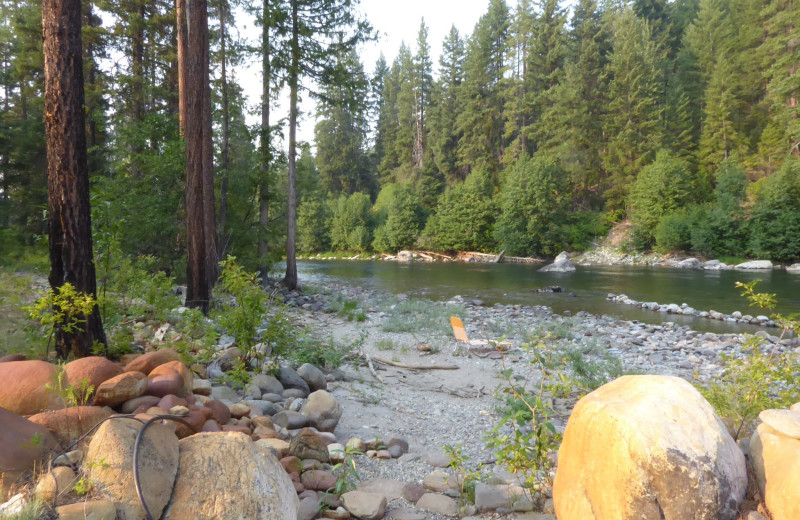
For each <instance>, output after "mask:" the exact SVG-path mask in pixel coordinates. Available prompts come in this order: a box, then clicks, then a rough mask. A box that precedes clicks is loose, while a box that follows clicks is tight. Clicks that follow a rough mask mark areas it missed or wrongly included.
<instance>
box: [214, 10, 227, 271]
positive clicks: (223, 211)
mask: <svg viewBox="0 0 800 520" xmlns="http://www.w3.org/2000/svg"><path fill="white" fill-rule="evenodd" d="M225 6H226V0H220V3H219V44H220V59H221V62H222V63H221V70H220V76H221V77H220V79H221V80H222V164H221V165H220V169H221V170H222V171H221V172H220V183H219V236H218V237H217V245H218V247H219V248H218V250H217V258H222V257H223V256H224V254H225V242H226V240H225V220H226V219H227V217H228V164H229V161H228V153H229V141H230V133H229V132H230V131H229V128H230V121H229V111H228V75H227V70H226V65H227V63H226V62H227V55H226V53H225V51H226V46H225V40H226V38H227V35H226V34H225V16H226V13H225Z"/></svg>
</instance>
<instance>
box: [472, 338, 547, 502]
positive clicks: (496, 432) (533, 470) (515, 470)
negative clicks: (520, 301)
mask: <svg viewBox="0 0 800 520" xmlns="http://www.w3.org/2000/svg"><path fill="white" fill-rule="evenodd" d="M543 345H544V343H543V342H541V341H539V342H538V344H537V345H533V346H532V345H531V344H526V345H524V346H523V348H524V349H525V350H526V351H527V352H528V353H529V354H532V355H533V357H532V360H531V361H530V362H529V363H530V368H531V373H532V372H533V370H535V369H536V368H538V369H539V370H540V371H541V374H542V377H541V378H540V382H539V386H538V388H535V387H530V388H529V386H528V384H529V381H530V379H529V378H525V379H524V380H523V381H522V383H519V382H518V381H517V380H515V379H514V377H513V375H514V371H513V369H510V368H506V366H505V359H503V369H502V370H501V372H500V376H501V377H502V378H503V380H504V381H505V388H503V389H502V393H501V394H500V395H502V396H504V398H503V402H504V404H503V405H502V407H501V409H500V412H501V413H502V418H501V419H500V421H499V422H498V423H497V425H496V426H495V427H494V428H493V429H492V430H491V431H490V432H489V433H488V434H487V435H486V437H485V438H484V440H485V442H486V447H487V448H489V449H490V450H492V451H493V452H494V453H495V455H496V456H497V463H498V464H500V465H502V466H503V467H505V468H506V469H507V470H508V471H510V472H511V473H512V474H514V475H516V476H517V479H518V480H519V484H520V485H521V486H522V488H523V489H524V491H525V493H526V494H527V495H528V498H530V500H531V501H535V500H536V498H537V497H538V496H539V493H541V492H542V491H543V487H544V486H545V485H550V484H552V482H551V478H550V470H551V469H552V468H553V466H554V464H553V459H552V457H551V452H552V451H554V450H555V449H557V447H558V443H559V441H560V436H559V435H558V433H557V432H556V429H555V427H554V426H553V424H552V423H551V422H550V419H549V418H550V415H551V413H552V410H551V408H550V406H549V405H548V404H547V403H546V402H545V400H544V399H543V398H544V391H545V382H546V380H547V377H546V375H547V373H548V372H547V368H546V366H545V364H544V363H543V359H542V358H541V357H540V356H538V355H537V353H536V352H537V350H538V349H539V348H540V347H541V346H543ZM529 375H530V374H529Z"/></svg>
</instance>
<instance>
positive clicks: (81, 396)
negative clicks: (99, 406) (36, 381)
mask: <svg viewBox="0 0 800 520" xmlns="http://www.w3.org/2000/svg"><path fill="white" fill-rule="evenodd" d="M44 387H45V389H46V390H47V391H48V392H51V393H53V394H55V395H57V396H58V397H60V398H61V400H62V401H63V402H64V403H65V404H66V405H67V406H83V405H84V404H86V403H88V402H89V398H90V397H91V396H92V394H94V385H92V384H91V383H90V382H89V378H88V377H84V378H83V379H82V380H81V382H80V384H78V385H71V384H69V381H67V373H66V371H65V370H64V366H63V365H60V364H59V365H58V367H57V368H56V373H55V375H54V376H53V380H52V381H51V382H49V383H45V385H44Z"/></svg>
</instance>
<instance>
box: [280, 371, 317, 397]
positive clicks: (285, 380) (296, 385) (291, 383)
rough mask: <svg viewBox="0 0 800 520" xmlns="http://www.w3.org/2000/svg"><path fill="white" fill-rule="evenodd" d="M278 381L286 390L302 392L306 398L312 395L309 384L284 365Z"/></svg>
mask: <svg viewBox="0 0 800 520" xmlns="http://www.w3.org/2000/svg"><path fill="white" fill-rule="evenodd" d="M278 381H280V382H281V384H282V385H283V388H284V389H287V390H288V389H296V390H301V391H302V392H303V395H304V396H306V395H308V394H309V393H311V389H310V388H309V387H308V383H306V382H305V380H304V379H303V378H302V377H300V375H299V374H298V373H297V372H295V371H294V369H293V368H292V367H290V366H287V365H282V366H281V367H280V368H279V369H278Z"/></svg>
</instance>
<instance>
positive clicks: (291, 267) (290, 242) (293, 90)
mask: <svg viewBox="0 0 800 520" xmlns="http://www.w3.org/2000/svg"><path fill="white" fill-rule="evenodd" d="M297 2H298V0H291V4H292V41H291V52H292V63H291V66H290V70H289V171H288V175H287V179H286V181H287V182H286V184H287V195H286V221H287V224H286V275H285V276H284V278H283V282H284V284H285V285H286V287H287V288H288V289H290V290H293V289H295V288H296V287H297V251H296V237H295V234H296V231H297V222H296V220H297V188H296V184H297V182H296V179H297V163H296V156H297V143H296V139H297V87H298V76H299V72H300V43H299V41H300V30H299V26H298V19H297V16H298V13H297Z"/></svg>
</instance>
